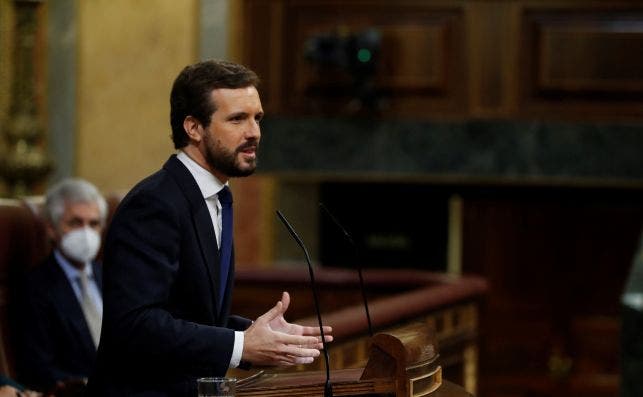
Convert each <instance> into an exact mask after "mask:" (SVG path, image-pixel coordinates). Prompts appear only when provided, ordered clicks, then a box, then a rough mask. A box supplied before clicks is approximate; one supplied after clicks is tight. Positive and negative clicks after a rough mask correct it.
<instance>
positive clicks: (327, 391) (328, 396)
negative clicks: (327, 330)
mask: <svg viewBox="0 0 643 397" xmlns="http://www.w3.org/2000/svg"><path fill="white" fill-rule="evenodd" d="M277 216H278V217H279V220H281V222H282V223H283V224H284V226H286V229H288V232H289V233H290V235H291V236H292V237H293V238H294V239H295V241H296V242H297V244H298V245H299V247H300V248H301V249H302V251H304V256H305V257H306V263H307V264H308V273H309V274H310V283H311V284H312V289H313V300H314V301H315V309H316V311H317V321H318V323H319V333H320V334H321V340H322V345H323V347H324V360H325V361H326V384H325V386H324V397H332V396H333V387H332V385H331V383H330V360H329V358H328V347H327V346H326V337H325V336H324V327H323V325H322V318H321V311H320V310H319V299H318V298H317V286H316V284H315V273H314V272H313V265H312V264H311V262H310V255H309V254H308V250H307V249H306V246H305V245H304V242H303V241H302V240H301V238H299V236H298V235H297V233H296V232H295V229H294V228H293V227H292V226H291V225H290V223H289V222H288V221H287V220H286V217H285V216H284V215H283V214H282V213H281V211H279V210H277Z"/></svg>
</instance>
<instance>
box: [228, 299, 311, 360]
mask: <svg viewBox="0 0 643 397" xmlns="http://www.w3.org/2000/svg"><path fill="white" fill-rule="evenodd" d="M283 300H284V298H283V297H282V300H280V301H279V302H277V304H276V305H275V306H274V307H273V308H272V309H270V310H269V311H267V312H266V313H265V314H263V315H262V316H260V317H259V318H257V320H256V321H255V322H254V323H253V324H252V325H251V326H250V327H249V328H248V329H247V330H245V332H244V342H243V354H242V357H241V359H242V360H243V361H247V362H250V363H251V364H253V365H255V366H275V365H276V366H290V365H296V364H309V363H312V362H313V360H314V359H315V357H317V356H319V350H318V349H317V348H316V347H317V346H319V345H320V343H321V339H320V338H318V337H316V336H301V335H290V334H287V333H284V332H279V331H274V330H273V329H272V328H271V327H270V322H271V321H273V320H274V319H278V318H279V317H283V314H284V312H285V311H286V309H288V305H287V304H284V302H283ZM286 303H288V302H286Z"/></svg>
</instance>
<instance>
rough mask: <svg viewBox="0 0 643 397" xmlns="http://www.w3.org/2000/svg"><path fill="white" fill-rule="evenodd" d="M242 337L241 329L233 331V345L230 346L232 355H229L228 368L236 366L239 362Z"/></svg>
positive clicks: (241, 352) (241, 350) (241, 351)
mask: <svg viewBox="0 0 643 397" xmlns="http://www.w3.org/2000/svg"><path fill="white" fill-rule="evenodd" d="M243 337H244V334H243V332H241V331H234V347H233V348H232V357H230V368H237V367H238V366H239V363H240V362H241V355H242V354H243Z"/></svg>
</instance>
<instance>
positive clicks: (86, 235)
mask: <svg viewBox="0 0 643 397" xmlns="http://www.w3.org/2000/svg"><path fill="white" fill-rule="evenodd" d="M99 248H100V235H99V234H98V232H97V231H95V230H94V229H91V228H89V227H82V228H78V229H74V230H72V231H71V232H69V233H67V234H65V235H64V236H63V238H62V239H61V240H60V249H61V250H62V252H63V253H64V254H65V255H67V256H68V257H69V258H71V259H73V260H75V261H77V262H81V263H86V262H89V261H91V260H93V259H94V258H95V257H96V254H97V253H98V249H99Z"/></svg>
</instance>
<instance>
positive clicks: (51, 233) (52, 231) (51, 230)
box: [45, 221, 58, 242]
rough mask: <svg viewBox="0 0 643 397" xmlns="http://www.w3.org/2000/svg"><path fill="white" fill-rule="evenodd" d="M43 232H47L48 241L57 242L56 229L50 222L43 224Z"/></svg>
mask: <svg viewBox="0 0 643 397" xmlns="http://www.w3.org/2000/svg"><path fill="white" fill-rule="evenodd" d="M45 230H46V231H47V237H48V238H49V240H50V241H53V242H56V241H57V240H58V232H57V231H56V227H55V226H54V225H52V224H51V222H49V221H46V222H45Z"/></svg>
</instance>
